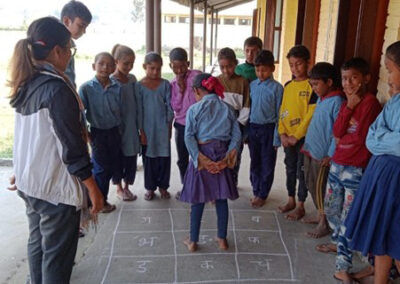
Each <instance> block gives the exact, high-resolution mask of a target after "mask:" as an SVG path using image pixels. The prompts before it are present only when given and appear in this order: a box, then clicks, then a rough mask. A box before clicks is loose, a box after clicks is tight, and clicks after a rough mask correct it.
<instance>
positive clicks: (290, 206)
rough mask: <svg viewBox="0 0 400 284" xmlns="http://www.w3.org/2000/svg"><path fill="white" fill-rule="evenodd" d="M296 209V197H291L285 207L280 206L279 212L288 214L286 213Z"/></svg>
mask: <svg viewBox="0 0 400 284" xmlns="http://www.w3.org/2000/svg"><path fill="white" fill-rule="evenodd" d="M294 208H296V201H295V199H294V197H289V201H288V203H286V204H285V205H282V206H279V207H278V210H279V212H281V213H286V212H289V211H292V210H293V209H294Z"/></svg>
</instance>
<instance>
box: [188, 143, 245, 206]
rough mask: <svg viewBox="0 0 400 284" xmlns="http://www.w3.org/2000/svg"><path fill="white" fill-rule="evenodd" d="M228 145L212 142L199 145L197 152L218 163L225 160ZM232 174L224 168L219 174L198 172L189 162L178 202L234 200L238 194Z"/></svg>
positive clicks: (230, 170) (205, 171) (191, 162)
mask: <svg viewBox="0 0 400 284" xmlns="http://www.w3.org/2000/svg"><path fill="white" fill-rule="evenodd" d="M228 144H229V143H228V142H224V141H216V140H214V141H211V142H209V143H206V144H199V150H200V152H201V153H202V154H203V155H205V156H206V157H208V158H209V159H211V160H212V161H220V160H222V159H224V158H225V155H226V152H227V150H228ZM232 174H233V170H232V169H229V168H225V169H224V170H223V171H221V172H220V173H219V174H211V173H209V172H208V171H207V170H205V169H203V170H200V171H199V170H198V169H197V168H195V167H194V165H193V161H192V160H190V163H189V166H188V169H187V171H186V174H185V178H184V181H183V189H182V193H181V197H180V200H181V201H184V202H189V203H203V202H209V201H213V200H217V199H231V200H235V199H237V198H238V197H239V194H238V190H237V187H236V185H235V182H234V180H233V175H232Z"/></svg>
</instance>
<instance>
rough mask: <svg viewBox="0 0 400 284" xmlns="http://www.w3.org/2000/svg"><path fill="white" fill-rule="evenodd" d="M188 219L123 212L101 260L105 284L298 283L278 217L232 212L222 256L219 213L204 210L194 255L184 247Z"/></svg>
mask: <svg viewBox="0 0 400 284" xmlns="http://www.w3.org/2000/svg"><path fill="white" fill-rule="evenodd" d="M189 214H190V213H189V210H187V209H131V208H124V207H122V208H121V210H120V212H119V216H118V220H117V223H116V225H115V230H114V233H113V236H112V240H111V249H110V254H109V255H105V256H103V259H102V260H103V261H106V264H105V270H104V274H103V277H102V282H101V283H102V284H103V283H104V284H105V283H110V284H111V283H232V282H236V283H237V282H241V283H251V282H260V281H266V282H268V281H273V282H295V281H297V280H296V279H295V278H294V273H293V265H292V260H291V257H290V254H289V251H288V249H287V247H286V245H285V242H284V240H283V237H282V231H281V227H280V224H279V220H278V218H277V215H276V212H274V211H270V210H257V211H255V210H240V209H231V210H230V216H229V217H230V219H229V225H228V242H229V245H230V248H229V250H228V251H220V250H219V249H218V246H217V243H216V241H215V239H214V238H215V236H216V234H217V225H216V222H217V221H216V215H215V214H216V213H215V209H205V210H204V214H203V219H202V225H201V232H200V239H199V242H198V245H199V250H198V251H197V252H194V253H190V252H188V250H187V248H186V246H184V245H183V240H184V239H185V238H187V237H188V235H189ZM182 220H184V221H182ZM160 280H161V281H160Z"/></svg>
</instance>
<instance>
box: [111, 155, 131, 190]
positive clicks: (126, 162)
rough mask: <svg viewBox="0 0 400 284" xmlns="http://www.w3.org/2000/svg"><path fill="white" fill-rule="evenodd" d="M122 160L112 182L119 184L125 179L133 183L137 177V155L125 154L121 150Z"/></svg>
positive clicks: (128, 182)
mask: <svg viewBox="0 0 400 284" xmlns="http://www.w3.org/2000/svg"><path fill="white" fill-rule="evenodd" d="M120 161H121V162H120V163H119V164H120V167H119V169H118V170H117V171H116V172H114V175H113V177H112V182H113V183H114V184H119V183H121V180H122V179H124V181H125V183H127V184H133V183H134V182H135V178H136V168H137V155H134V156H124V155H123V154H122V152H121V153H120Z"/></svg>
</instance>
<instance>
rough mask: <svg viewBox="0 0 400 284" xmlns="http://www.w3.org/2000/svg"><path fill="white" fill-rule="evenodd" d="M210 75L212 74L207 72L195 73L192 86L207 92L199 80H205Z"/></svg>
mask: <svg viewBox="0 0 400 284" xmlns="http://www.w3.org/2000/svg"><path fill="white" fill-rule="evenodd" d="M211 76H212V75H211V74H209V73H200V74H198V75H196V77H194V79H193V82H192V88H197V89H202V90H204V91H207V92H209V90H207V89H206V88H204V87H203V85H202V84H201V82H203V81H204V80H207V79H208V78H210V77H211Z"/></svg>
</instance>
